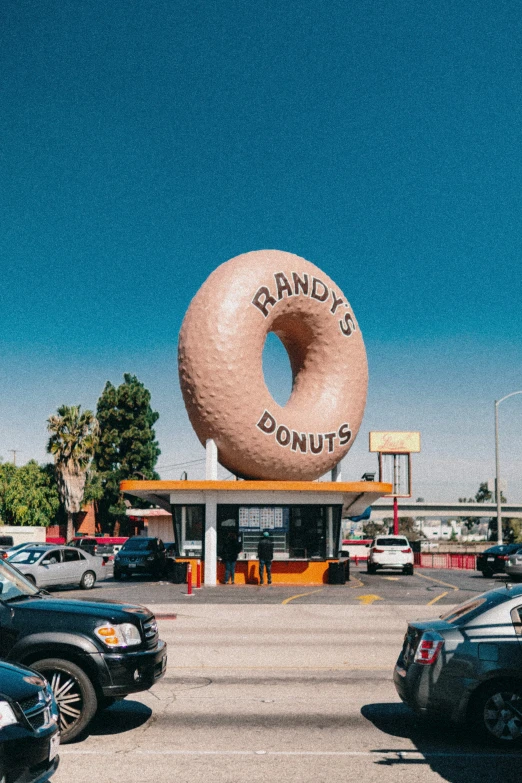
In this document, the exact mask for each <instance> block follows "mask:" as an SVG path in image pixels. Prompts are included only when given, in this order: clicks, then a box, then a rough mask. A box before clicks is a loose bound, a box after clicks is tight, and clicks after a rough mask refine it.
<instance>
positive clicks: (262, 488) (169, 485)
mask: <svg viewBox="0 0 522 783" xmlns="http://www.w3.org/2000/svg"><path fill="white" fill-rule="evenodd" d="M120 490H121V491H122V492H130V493H132V492H140V491H141V492H155V493H158V492H187V491H189V492H190V491H204V490H207V491H212V492H245V491H247V492H256V491H257V492H340V493H348V492H349V493H352V494H366V493H370V492H371V493H375V494H378V495H389V494H390V493H391V492H392V491H393V487H392V485H391V484H385V483H382V482H379V481H353V482H351V481H350V482H348V481H122V482H121V484H120Z"/></svg>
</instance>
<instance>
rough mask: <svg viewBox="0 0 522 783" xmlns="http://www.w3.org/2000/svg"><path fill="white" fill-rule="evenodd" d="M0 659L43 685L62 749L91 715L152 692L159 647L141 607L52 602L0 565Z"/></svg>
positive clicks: (162, 662)
mask: <svg viewBox="0 0 522 783" xmlns="http://www.w3.org/2000/svg"><path fill="white" fill-rule="evenodd" d="M0 658H3V659H7V660H8V661H10V662H15V663H21V664H23V665H24V666H29V667H30V668H31V669H36V670H37V671H39V672H41V673H42V674H43V675H44V676H45V678H46V679H47V680H48V681H49V683H50V685H51V688H52V689H53V691H54V694H55V696H56V701H57V704H58V709H59V712H60V730H61V740H62V742H64V743H65V742H69V741H70V740H72V739H73V738H74V737H76V736H77V735H78V734H80V733H81V732H82V731H83V730H84V729H85V728H86V727H87V725H88V724H89V722H90V721H91V719H92V718H93V717H94V715H95V713H96V712H97V711H98V710H100V709H104V708H105V707H108V706H110V705H111V704H112V703H113V702H114V701H115V700H116V699H122V698H124V697H125V696H127V695H128V694H129V693H136V692H138V691H145V690H148V689H149V688H150V687H151V686H152V685H154V683H155V682H156V680H158V679H159V678H160V677H162V676H163V674H164V673H165V669H166V666H167V646H166V644H165V642H162V641H161V640H160V639H159V637H158V628H157V625H156V620H155V618H154V615H153V614H152V612H151V611H150V610H149V609H147V608H146V607H144V606H132V605H129V604H123V603H111V602H109V601H101V600H100V601H74V600H70V599H58V598H52V597H51V596H50V595H49V594H48V593H46V591H45V590H39V589H38V588H37V587H35V586H34V585H33V584H32V583H31V582H30V581H29V580H28V579H26V578H25V577H24V576H23V575H22V574H21V573H20V572H19V571H18V570H17V569H16V568H14V567H13V566H12V565H10V564H9V563H6V562H5V560H0ZM0 780H1V778H0Z"/></svg>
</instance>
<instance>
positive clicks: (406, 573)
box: [402, 565, 413, 576]
mask: <svg viewBox="0 0 522 783" xmlns="http://www.w3.org/2000/svg"><path fill="white" fill-rule="evenodd" d="M402 573H403V574H404V576H413V566H412V565H406V566H404V568H403V569H402Z"/></svg>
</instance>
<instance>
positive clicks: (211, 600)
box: [53, 566, 507, 607]
mask: <svg viewBox="0 0 522 783" xmlns="http://www.w3.org/2000/svg"><path fill="white" fill-rule="evenodd" d="M506 581H507V580H506V578H505V577H504V576H501V577H494V578H491V579H484V577H483V576H482V575H481V574H480V573H479V572H477V571H464V570H457V569H454V570H435V569H427V568H424V569H415V573H414V575H413V576H404V575H403V574H397V573H393V572H392V571H389V572H384V571H383V572H378V573H377V574H374V575H373V574H372V575H370V574H367V573H366V569H365V567H364V568H363V567H361V566H358V567H352V570H351V578H350V581H349V582H347V583H346V585H327V584H325V585H277V584H272V585H239V584H237V585H222V584H219V585H216V586H215V587H205V586H203V587H202V588H200V589H199V590H198V589H193V591H192V595H188V594H187V586H186V585H185V584H172V583H171V582H168V581H159V582H153V581H150V580H147V579H146V578H144V577H141V578H140V577H138V578H135V579H126V580H123V581H119V582H116V581H114V580H113V579H111V578H110V579H107V580H105V581H103V582H98V583H97V584H96V586H95V587H94V589H93V590H90V591H86V590H77V589H70V588H64V589H60V590H54V591H53V594H54V595H57V596H58V595H60V596H63V597H65V596H67V597H70V598H82V599H85V600H89V599H91V598H92V599H105V600H113V601H124V602H128V603H137V604H145V605H147V606H156V605H161V606H162V607H168V606H170V605H172V604H179V603H180V602H181V603H182V604H184V605H188V604H190V603H192V604H194V605H199V604H288V603H294V602H298V603H309V604H325V605H329V604H342V605H344V604H354V605H372V604H379V603H387V604H409V605H412V604H415V605H435V604H439V605H440V606H444V605H453V604H457V603H461V602H462V601H465V600H466V599H467V598H470V597H472V596H473V595H478V594H480V593H483V592H485V591H486V590H491V589H492V588H494V587H497V586H499V585H502V584H505V583H506Z"/></svg>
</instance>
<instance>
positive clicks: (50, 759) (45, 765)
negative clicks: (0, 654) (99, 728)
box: [0, 663, 60, 783]
mask: <svg viewBox="0 0 522 783" xmlns="http://www.w3.org/2000/svg"><path fill="white" fill-rule="evenodd" d="M59 746H60V735H59V733H58V708H57V706H56V701H55V699H54V696H53V692H52V690H51V688H50V686H49V685H48V683H47V682H46V681H45V680H44V678H43V677H39V676H38V675H37V674H35V673H34V672H32V671H30V670H29V669H25V668H21V667H20V666H12V665H11V664H9V663H0V780H2V781H5V780H8V781H13V782H14V783H15V782H16V781H23V783H44V781H46V780H49V778H50V777H52V775H53V774H54V772H55V770H56V768H57V767H58V762H59V756H58V748H59Z"/></svg>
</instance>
